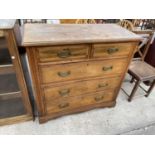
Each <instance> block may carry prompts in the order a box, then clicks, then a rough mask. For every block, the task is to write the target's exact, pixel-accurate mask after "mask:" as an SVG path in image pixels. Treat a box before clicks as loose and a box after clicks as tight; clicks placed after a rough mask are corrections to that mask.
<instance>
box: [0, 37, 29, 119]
mask: <svg viewBox="0 0 155 155" xmlns="http://www.w3.org/2000/svg"><path fill="white" fill-rule="evenodd" d="M24 114H26V110H25V108H24V104H23V101H22V96H21V91H20V89H19V86H18V82H17V78H16V74H15V70H14V66H13V64H12V61H11V56H10V54H9V50H8V48H7V41H6V39H5V37H0V119H3V118H10V117H15V116H20V115H24Z"/></svg>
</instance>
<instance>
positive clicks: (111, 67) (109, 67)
mask: <svg viewBox="0 0 155 155" xmlns="http://www.w3.org/2000/svg"><path fill="white" fill-rule="evenodd" d="M112 69H113V66H108V67H103V68H102V70H103V71H109V70H112Z"/></svg>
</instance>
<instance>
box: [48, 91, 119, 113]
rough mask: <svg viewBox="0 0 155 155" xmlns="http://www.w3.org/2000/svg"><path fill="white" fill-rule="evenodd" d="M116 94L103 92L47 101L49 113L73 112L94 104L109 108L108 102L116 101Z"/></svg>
mask: <svg viewBox="0 0 155 155" xmlns="http://www.w3.org/2000/svg"><path fill="white" fill-rule="evenodd" d="M115 93H116V92H115V91H103V92H99V93H95V94H90V95H83V96H78V97H68V98H64V99H59V100H49V101H46V106H47V113H55V112H61V111H64V110H72V109H74V108H82V107H83V106H88V105H93V104H104V105H105V106H108V104H109V103H108V102H110V101H113V100H114V97H115Z"/></svg>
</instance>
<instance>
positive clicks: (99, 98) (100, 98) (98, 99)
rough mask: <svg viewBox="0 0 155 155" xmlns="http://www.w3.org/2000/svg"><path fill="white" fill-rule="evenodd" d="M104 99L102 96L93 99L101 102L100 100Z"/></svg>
mask: <svg viewBox="0 0 155 155" xmlns="http://www.w3.org/2000/svg"><path fill="white" fill-rule="evenodd" d="M103 99H104V96H96V97H95V101H97V102H98V101H101V100H103Z"/></svg>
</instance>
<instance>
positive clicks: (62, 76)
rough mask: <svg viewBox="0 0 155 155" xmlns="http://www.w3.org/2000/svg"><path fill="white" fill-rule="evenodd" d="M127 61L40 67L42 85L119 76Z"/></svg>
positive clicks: (118, 60) (117, 60)
mask: <svg viewBox="0 0 155 155" xmlns="http://www.w3.org/2000/svg"><path fill="white" fill-rule="evenodd" d="M126 66H127V59H116V60H105V61H102V60H99V61H89V62H79V63H70V64H63V67H62V65H61V64H60V65H59V64H58V65H42V66H40V73H41V74H40V76H41V79H42V83H43V84H46V83H50V82H61V81H67V80H75V79H83V78H89V77H99V76H108V75H113V74H116V75H119V74H121V73H123V72H124V70H125V68H126Z"/></svg>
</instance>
